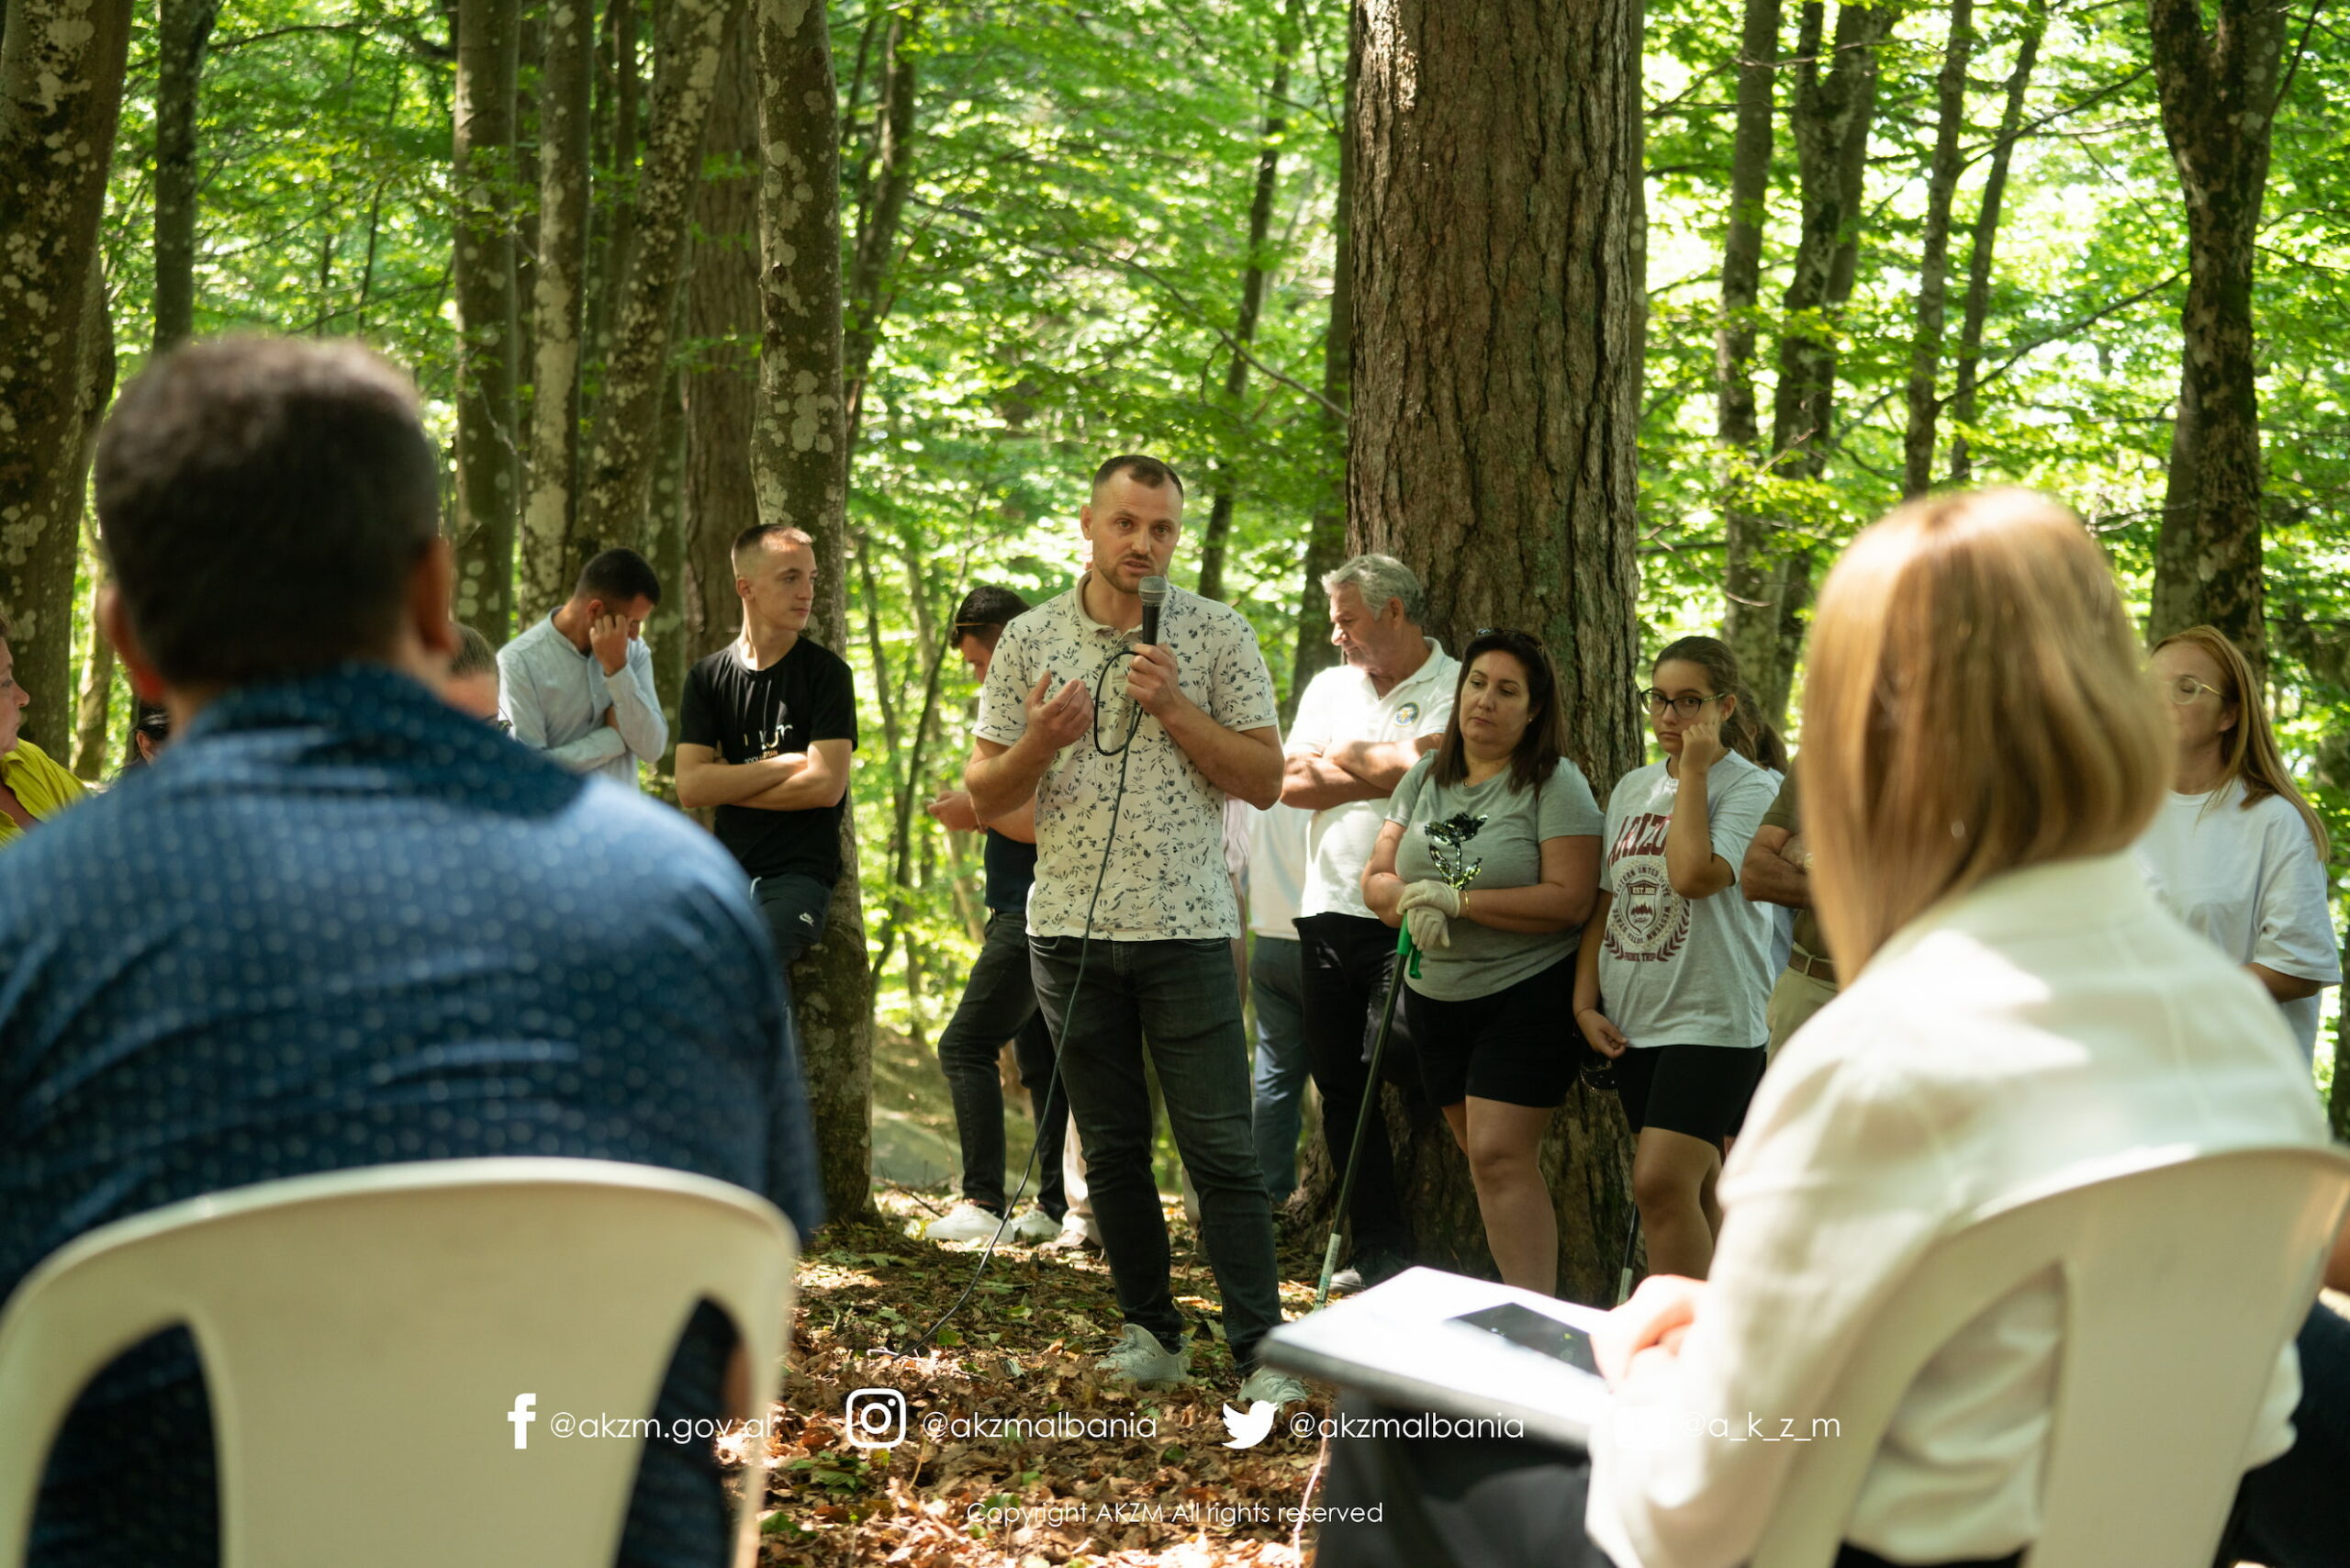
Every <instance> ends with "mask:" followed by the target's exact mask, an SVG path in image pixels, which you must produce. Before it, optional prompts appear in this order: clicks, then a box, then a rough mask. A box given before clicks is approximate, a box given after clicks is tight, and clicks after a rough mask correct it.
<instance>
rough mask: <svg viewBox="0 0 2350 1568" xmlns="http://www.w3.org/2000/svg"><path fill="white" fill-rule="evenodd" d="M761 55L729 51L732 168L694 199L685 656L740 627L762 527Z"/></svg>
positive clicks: (724, 100)
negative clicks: (739, 582) (739, 538)
mask: <svg viewBox="0 0 2350 1568" xmlns="http://www.w3.org/2000/svg"><path fill="white" fill-rule="evenodd" d="M758 91H759V83H758V69H757V63H756V61H755V56H754V54H753V51H752V50H749V49H745V48H736V49H734V50H731V51H729V53H728V56H727V60H726V63H725V64H724V66H722V68H721V70H720V73H719V83H718V100H717V102H716V103H715V104H714V105H713V106H711V125H710V151H711V157H712V159H713V160H722V161H723V162H724V166H725V173H723V174H720V175H718V176H717V177H715V178H712V179H707V180H704V181H703V182H702V185H701V191H700V194H699V196H697V197H696V198H695V201H696V205H695V208H694V228H695V229H696V230H697V231H698V232H699V235H700V238H699V240H698V241H696V243H695V245H694V266H693V274H692V276H691V279H690V281H688V284H687V285H686V336H687V337H688V339H689V340H691V341H692V342H693V344H694V347H695V353H694V356H693V360H692V363H691V364H688V366H687V367H686V375H685V378H684V380H685V406H686V467H685V490H686V499H685V510H684V512H683V514H682V517H681V519H680V521H681V524H682V526H683V529H684V538H683V544H682V548H681V552H680V553H681V554H682V556H683V562H684V572H685V577H686V585H685V594H684V599H685V612H686V621H685V631H686V654H687V658H688V660H689V661H690V660H693V659H699V658H700V657H702V656H703V655H706V654H711V653H715V652H716V651H717V650H719V649H720V648H722V647H724V646H725V645H726V644H728V643H729V642H731V641H733V637H734V634H735V633H737V632H738V631H740V630H741V629H742V623H743V601H742V599H740V598H738V597H737V596H736V594H735V592H734V563H733V555H732V550H733V543H734V539H735V536H736V535H738V534H740V533H741V532H743V531H744V529H746V528H748V527H750V526H751V525H752V524H754V523H755V522H757V521H759V506H758V500H757V498H756V497H755V495H753V493H752V490H751V424H752V420H753V419H754V418H755V413H756V409H757V403H758V391H759V365H758V359H759V354H758V348H759V251H758V247H759V102H758Z"/></svg>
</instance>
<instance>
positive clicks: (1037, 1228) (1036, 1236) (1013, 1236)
mask: <svg viewBox="0 0 2350 1568" xmlns="http://www.w3.org/2000/svg"><path fill="white" fill-rule="evenodd" d="M1060 1233H1061V1222H1060V1221H1058V1220H1057V1219H1055V1218H1054V1217H1053V1216H1052V1215H1048V1214H1046V1212H1045V1211H1044V1210H1042V1209H1040V1208H1038V1207H1037V1206H1036V1205H1035V1204H1029V1205H1028V1206H1027V1207H1026V1208H1024V1209H1022V1210H1021V1211H1020V1213H1019V1215H1018V1216H1017V1217H1016V1218H1014V1219H1013V1222H1012V1228H1011V1229H1010V1230H1009V1231H1007V1232H1005V1234H1004V1239H1006V1240H1007V1241H1016V1242H1018V1243H1020V1244H1021V1245H1022V1246H1024V1247H1033V1246H1035V1244H1036V1243H1038V1242H1040V1241H1050V1240H1051V1239H1052V1238H1055V1237H1056V1236H1058V1235H1059V1234H1060Z"/></svg>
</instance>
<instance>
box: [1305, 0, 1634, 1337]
mask: <svg viewBox="0 0 2350 1568" xmlns="http://www.w3.org/2000/svg"><path fill="white" fill-rule="evenodd" d="M1639 15H1640V13H1639V6H1638V5H1637V4H1636V3H1634V0H1368V3H1367V4H1366V5H1365V6H1363V10H1362V23H1361V25H1362V27H1363V28H1364V34H1363V40H1362V63H1361V79H1360V85H1359V91H1358V102H1357V120H1356V129H1355V151H1356V156H1357V160H1358V162H1357V164H1356V168H1357V170H1358V171H1359V174H1360V179H1359V183H1358V185H1357V187H1356V193H1355V194H1356V207H1355V212H1354V219H1355V222H1354V230H1353V240H1352V246H1351V252H1352V262H1353V267H1354V307H1355V334H1356V336H1355V348H1354V363H1355V365H1356V366H1357V370H1358V374H1357V375H1356V378H1355V382H1354V402H1353V411H1352V421H1351V431H1350V433H1351V436H1352V448H1353V452H1354V454H1355V455H1354V462H1353V464H1352V466H1351V467H1350V469H1349V472H1348V524H1349V533H1350V536H1351V541H1352V542H1353V543H1357V544H1359V545H1360V547H1361V548H1365V549H1371V550H1382V551H1385V552H1387V553H1388V554H1393V555H1395V556H1397V557H1399V558H1400V559H1402V560H1403V561H1404V562H1405V563H1406V564H1407V565H1409V566H1412V567H1413V569H1414V570H1415V571H1416V572H1418V573H1419V574H1420V576H1421V577H1422V579H1423V580H1424V581H1425V582H1426V583H1427V586H1428V590H1429V591H1428V597H1429V603H1430V608H1429V630H1430V631H1431V632H1433V633H1436V634H1437V635H1438V636H1440V637H1442V638H1444V639H1445V640H1446V642H1447V644H1449V645H1450V646H1453V647H1456V648H1457V647H1459V646H1460V640H1461V638H1462V637H1463V636H1464V635H1465V634H1467V633H1471V632H1472V631H1473V630H1474V629H1475V628H1477V627H1479V626H1516V627H1519V628H1522V629H1524V630H1526V631H1527V632H1530V633H1534V634H1535V635H1537V636H1539V637H1540V638H1541V639H1542V640H1543V641H1544V642H1545V643H1546V644H1548V645H1549V646H1550V650H1551V652H1552V654H1553V655H1554V656H1555V657H1556V658H1557V660H1558V662H1559V666H1560V677H1561V682H1562V691H1563V695H1564V697H1565V700H1566V706H1567V711H1568V713H1569V714H1570V715H1572V719H1571V723H1572V734H1571V738H1570V742H1569V745H1570V748H1571V750H1572V754H1573V756H1574V758H1575V761H1576V762H1577V764H1578V765H1579V766H1581V767H1582V768H1583V771H1584V772H1585V773H1586V774H1587V775H1588V776H1589V777H1590V778H1591V781H1592V785H1593V787H1594V788H1595V790H1599V791H1600V792H1601V794H1602V795H1603V796H1604V795H1605V793H1606V790H1608V789H1609V788H1610V787H1611V786H1612V785H1613V784H1614V782H1615V780H1616V779H1617V777H1618V776H1619V775H1620V774H1621V773H1623V772H1624V771H1625V770H1627V769H1628V768H1629V767H1633V766H1635V765H1636V764H1637V763H1638V762H1639V757H1640V755H1641V750H1640V740H1639V728H1638V725H1637V723H1636V721H1635V716H1634V712H1633V706H1634V704H1633V692H1634V690H1635V689H1636V686H1637V678H1638V671H1637V668H1636V664H1637V658H1638V651H1637V648H1636V646H1635V640H1634V627H1635V625H1636V614H1635V599H1636V591H1637V590H1636V584H1635V575H1634V570H1633V554H1632V547H1633V539H1634V534H1635V531H1636V508H1637V495H1636V460H1635V452H1634V442H1635V438H1636V435H1637V431H1638V423H1639V382H1640V365H1639V357H1638V351H1637V334H1638V323H1639V310H1640V308H1641V306H1640V302H1641V299H1642V295H1643V282H1642V279H1641V278H1640V276H1639V272H1638V270H1637V269H1636V266H1635V264H1634V261H1633V252H1632V230H1633V225H1634V221H1635V215H1636V213H1637V211H1638V207H1639V185H1640V181H1641V170H1640V165H1639V124H1638V120H1639V106H1640V98H1639ZM1390 1120H1391V1131H1392V1133H1393V1136H1394V1138H1395V1144H1396V1154H1397V1159H1396V1164H1397V1175H1398V1178H1399V1182H1400V1185H1401V1190H1402V1193H1403V1196H1404V1203H1405V1204H1407V1205H1409V1207H1410V1209H1411V1211H1412V1213H1413V1215H1414V1225H1415V1229H1416V1232H1417V1234H1418V1235H1419V1237H1420V1238H1421V1243H1422V1250H1423V1252H1424V1253H1425V1254H1427V1255H1428V1256H1429V1257H1430V1260H1437V1261H1443V1262H1445V1263H1448V1264H1449V1265H1451V1266H1454V1267H1459V1268H1465V1269H1468V1270H1470V1271H1483V1272H1488V1273H1490V1272H1491V1260H1490V1258H1489V1256H1488V1254H1487V1252H1486V1249H1485V1245H1484V1233H1483V1223H1482V1221H1481V1220H1480V1218H1479V1216H1478V1213H1477V1206H1476V1199H1475V1193H1474V1190H1473V1188H1472V1184H1471V1182H1470V1180H1469V1173H1468V1168H1467V1165H1466V1163H1465V1162H1464V1161H1463V1159H1461V1157H1460V1152H1459V1150H1458V1149H1457V1148H1455V1147H1454V1145H1453V1142H1452V1138H1451V1137H1450V1135H1449V1133H1448V1132H1447V1131H1446V1130H1445V1129H1444V1127H1443V1126H1442V1124H1441V1122H1440V1121H1436V1120H1433V1119H1432V1118H1431V1119H1424V1120H1422V1121H1421V1122H1420V1123H1419V1124H1418V1125H1411V1123H1412V1118H1410V1117H1408V1116H1404V1115H1401V1114H1398V1113H1397V1112H1395V1111H1394V1110H1393V1108H1391V1113H1390ZM1629 1148H1630V1144H1629V1140H1628V1137H1627V1134H1626V1131H1625V1127H1624V1124H1623V1120H1622V1117H1621V1114H1620V1113H1619V1111H1618V1110H1617V1108H1616V1107H1615V1106H1614V1105H1613V1104H1612V1103H1609V1102H1607V1100H1606V1097H1605V1096H1600V1095H1595V1094H1594V1093H1593V1092H1589V1091H1586V1090H1584V1089H1583V1088H1582V1087H1581V1086H1578V1087H1577V1088H1576V1089H1575V1090H1574V1091H1573V1092H1572V1094H1571V1096H1570V1097H1569V1099H1568V1101H1567V1103H1566V1105H1565V1106H1564V1107H1563V1108H1562V1109H1561V1111H1560V1113H1559V1114H1558V1115H1557V1116H1556V1117H1555V1118H1554V1119H1553V1121H1552V1124H1551V1136H1550V1139H1549V1140H1548V1142H1547V1144H1546V1146H1545V1151H1544V1167H1545V1175H1546V1178H1547V1180H1548V1183H1549V1185H1550V1190H1551V1192H1552V1193H1554V1194H1555V1197H1556V1202H1557V1204H1558V1214H1559V1225H1560V1243H1561V1245H1560V1268H1559V1286H1560V1289H1561V1292H1563V1293H1564V1294H1568V1295H1571V1296H1573V1297H1575V1298H1577V1299H1580V1300H1583V1301H1607V1300H1612V1299H1613V1293H1614V1289H1615V1284H1616V1267H1617V1257H1618V1254H1619V1252H1620V1249H1621V1248H1622V1245H1623V1237H1624V1226H1625V1225H1626V1223H1627V1217H1628V1215H1629V1212H1630V1210H1629V1191H1628V1177H1627V1170H1628V1151H1629Z"/></svg>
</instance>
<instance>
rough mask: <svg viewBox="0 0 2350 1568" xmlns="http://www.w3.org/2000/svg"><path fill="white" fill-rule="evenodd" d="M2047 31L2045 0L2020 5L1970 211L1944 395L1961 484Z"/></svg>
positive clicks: (1967, 473)
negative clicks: (2002, 239)
mask: <svg viewBox="0 0 2350 1568" xmlns="http://www.w3.org/2000/svg"><path fill="white" fill-rule="evenodd" d="M2047 30H2048V6H2047V0H2031V3H2030V5H2028V6H2026V7H2025V10H2024V17H2023V31H2022V33H2021V34H2020V36H2019V37H2018V39H2017V40H2016V63H2015V69H2014V70H2013V71H2011V72H2009V73H2008V97H2007V106H2006V107H2005V108H2004V109H2002V110H2001V111H2000V113H1999V140H1998V141H1997V144H1996V145H1994V146H1993V148H1992V149H1991V169H1990V173H1989V174H1986V175H1985V176H1984V179H1983V201H1982V205H1980V206H1979V207H1976V208H1975V240H1974V244H1973V247H1972V248H1971V249H1970V250H1969V251H1968V252H1967V257H1966V310H1965V315H1964V319H1962V320H1961V321H1960V323H1959V329H1958V356H1957V364H1956V367H1955V369H1954V372H1953V379H1952V385H1951V393H1950V417H1951V423H1952V424H1953V425H1955V426H1956V427H1957V429H1956V430H1955V431H1953V432H1952V435H1951V439H1950V482H1951V483H1952V484H1953V485H1964V484H1967V483H1969V482H1971V481H1972V480H1973V479H1974V477H1975V463H1974V457H1973V455H1972V453H1971V451H1970V449H1969V447H1968V445H1967V431H1968V430H1969V429H1970V428H1971V427H1972V426H1973V425H1974V423H1975V375H1976V369H1977V367H1978V366H1979V365H1980V364H1982V360H1983V323H1984V320H1985V319H1986V317H1988V316H1989V315H1990V313H1991V257H1992V255H1993V253H1994V252H1995V251H1996V250H1997V245H1998V241H1999V208H2000V205H2001V204H2002V202H2003V201H2004V200H2005V199H2006V196H2007V193H2008V166H2009V163H2010V162H2013V161H2014V158H2015V151H2016V140H2017V138H2018V137H2019V136H2020V134H2021V133H2022V130H2023V105H2024V95H2025V94H2026V93H2028V92H2029V91H2030V90H2031V68H2032V66H2033V64H2034V63H2035V62H2037V61H2038V60H2039V58H2040V40H2041V38H2042V35H2043V34H2045V33H2046V32H2047Z"/></svg>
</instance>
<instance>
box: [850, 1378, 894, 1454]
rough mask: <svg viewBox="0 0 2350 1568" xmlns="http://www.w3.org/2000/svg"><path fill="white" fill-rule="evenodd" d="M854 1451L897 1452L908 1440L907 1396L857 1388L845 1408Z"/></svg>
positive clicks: (883, 1389) (890, 1391)
mask: <svg viewBox="0 0 2350 1568" xmlns="http://www.w3.org/2000/svg"><path fill="white" fill-rule="evenodd" d="M841 1417H842V1419H843V1421H844V1422H845V1425H846V1426H847V1428H848V1441H849V1446H850V1447H851V1448H860V1449H893V1448H896V1447H897V1446H898V1445H899V1444H900V1443H902V1442H904V1441H905V1440H906V1396H905V1395H904V1394H901V1393H899V1392H898V1391H897V1390H896V1389H894V1388H856V1389H851V1390H850V1391H849V1396H848V1399H847V1402H846V1403H845V1404H844V1405H843V1406H841Z"/></svg>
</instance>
